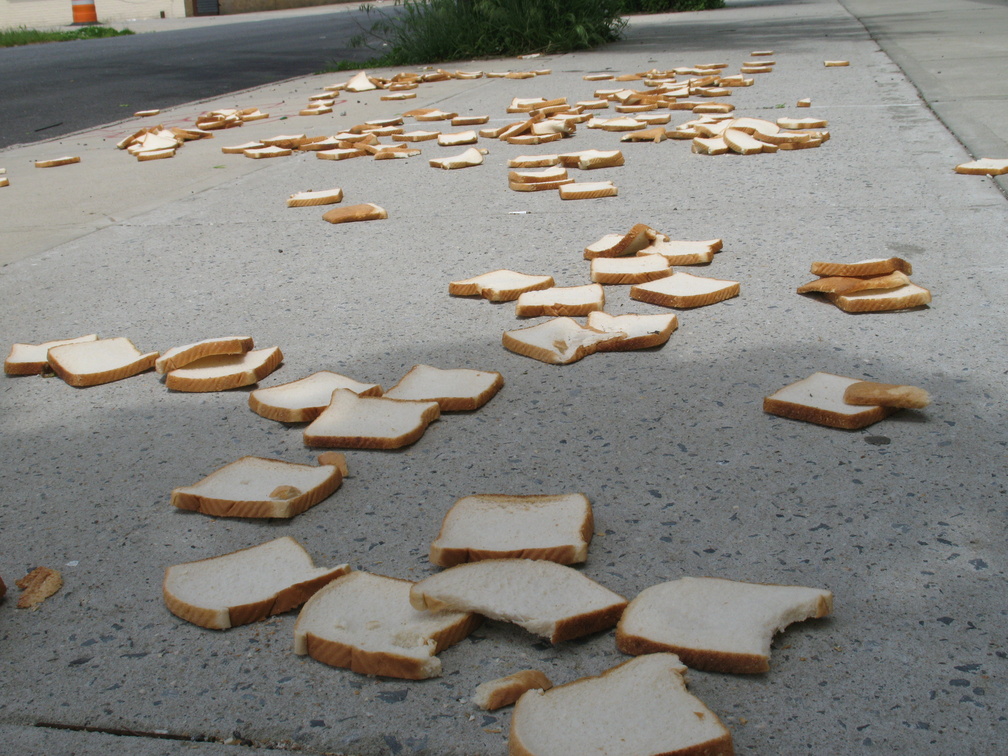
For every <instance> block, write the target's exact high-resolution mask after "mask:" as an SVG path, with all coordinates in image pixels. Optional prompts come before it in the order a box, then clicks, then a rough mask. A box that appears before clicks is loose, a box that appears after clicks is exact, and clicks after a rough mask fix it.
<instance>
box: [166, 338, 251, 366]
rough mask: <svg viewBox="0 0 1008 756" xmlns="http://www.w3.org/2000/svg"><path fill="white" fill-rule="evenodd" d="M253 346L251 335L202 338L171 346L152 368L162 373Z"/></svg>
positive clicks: (242, 350) (247, 349)
mask: <svg viewBox="0 0 1008 756" xmlns="http://www.w3.org/2000/svg"><path fill="white" fill-rule="evenodd" d="M253 346H255V344H254V342H253V340H252V337H251V336H225V337H223V338H217V339H204V340H203V341H197V342H196V343H195V344H186V345H185V346H177V347H172V348H171V349H169V350H168V351H166V352H162V353H161V356H160V357H158V358H157V360H155V362H154V370H156V371H157V372H158V373H161V374H164V373H167V372H168V371H170V370H176V369H178V368H180V367H185V366H186V365H188V364H189V363H191V362H195V361H196V360H200V359H203V358H204V357H214V356H217V355H222V354H244V353H245V352H247V351H249V350H250V349H252V347H253Z"/></svg>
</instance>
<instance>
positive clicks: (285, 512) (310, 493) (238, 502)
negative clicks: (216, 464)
mask: <svg viewBox="0 0 1008 756" xmlns="http://www.w3.org/2000/svg"><path fill="white" fill-rule="evenodd" d="M342 482H343V474H342V473H341V472H340V470H339V469H338V468H337V467H336V466H334V465H318V466H315V465H299V464H295V463H293V462H283V461H281V460H277V459H265V458H263V457H242V458H241V459H239V460H236V461H234V462H232V463H230V464H228V465H225V466H224V467H222V468H220V469H218V470H216V471H215V472H213V473H211V474H210V475H208V476H206V477H205V478H203V479H202V480H200V481H199V482H197V483H195V484H193V485H191V486H182V487H180V488H176V489H174V490H172V492H171V504H172V505H173V506H175V507H178V508H179V509H188V510H192V511H194V512H201V513H202V514H207V515H212V516H214V517H257V518H261V517H283V518H290V517H294V516H295V515H299V514H301V513H302V512H304V511H305V510H306V509H309V508H310V507H313V506H315V505H316V504H318V503H319V502H321V501H322V500H324V499H325V498H327V497H328V496H330V495H331V494H332V493H333V492H334V491H335V490H336V489H337V488H339V487H340V485H341V484H342Z"/></svg>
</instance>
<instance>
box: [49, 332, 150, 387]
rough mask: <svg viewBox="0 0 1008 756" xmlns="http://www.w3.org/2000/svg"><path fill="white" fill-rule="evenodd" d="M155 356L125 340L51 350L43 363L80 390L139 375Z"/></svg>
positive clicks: (148, 368) (96, 342)
mask: <svg viewBox="0 0 1008 756" xmlns="http://www.w3.org/2000/svg"><path fill="white" fill-rule="evenodd" d="M157 357H158V353H157V352H148V353H146V354H143V353H141V352H140V350H138V349H137V348H136V347H135V346H134V345H133V342H132V341H130V340H129V339H127V338H124V337H121V336H120V337H117V338H111V339H98V340H96V341H81V342H75V343H72V344H61V345H59V346H54V347H50V348H49V351H48V352H47V354H46V361H47V362H48V363H49V366H50V367H51V368H52V369H53V372H54V373H56V375H58V376H59V377H60V378H62V379H63V380H64V381H66V382H67V383H69V384H70V385H71V386H76V387H79V388H82V387H85V386H98V385H100V384H103V383H111V382H112V381H120V380H122V379H123V378H129V377H131V376H134V375H139V374H140V373H143V372H145V371H147V370H150V369H151V368H153V367H154V361H155V360H156V359H157Z"/></svg>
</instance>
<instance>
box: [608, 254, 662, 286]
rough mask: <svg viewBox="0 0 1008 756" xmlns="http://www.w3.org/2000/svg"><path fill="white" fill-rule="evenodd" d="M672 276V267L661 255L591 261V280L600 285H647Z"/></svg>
mask: <svg viewBox="0 0 1008 756" xmlns="http://www.w3.org/2000/svg"><path fill="white" fill-rule="evenodd" d="M671 275H672V267H671V266H670V265H669V264H668V262H667V261H666V260H665V258H664V257H662V256H661V255H643V256H638V257H596V258H595V259H594V260H592V261H591V280H592V281H594V282H595V283H600V284H608V285H618V284H638V283H646V282H647V281H655V280H657V279H659V278H665V276H671Z"/></svg>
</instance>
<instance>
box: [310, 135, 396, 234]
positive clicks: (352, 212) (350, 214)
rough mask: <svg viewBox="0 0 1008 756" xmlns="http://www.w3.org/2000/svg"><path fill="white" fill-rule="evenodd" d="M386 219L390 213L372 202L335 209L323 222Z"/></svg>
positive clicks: (325, 215)
mask: <svg viewBox="0 0 1008 756" xmlns="http://www.w3.org/2000/svg"><path fill="white" fill-rule="evenodd" d="M317 154H318V155H323V154H325V153H324V152H319V153H317ZM385 218H388V213H387V212H386V211H385V209H384V208H382V207H378V205H375V204H373V203H371V202H365V203H362V204H359V205H347V206H346V207H339V208H334V209H332V210H329V211H328V212H326V213H325V214H324V215H323V216H322V220H324V221H329V222H330V223H352V222H354V221H370V220H383V219H385Z"/></svg>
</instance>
